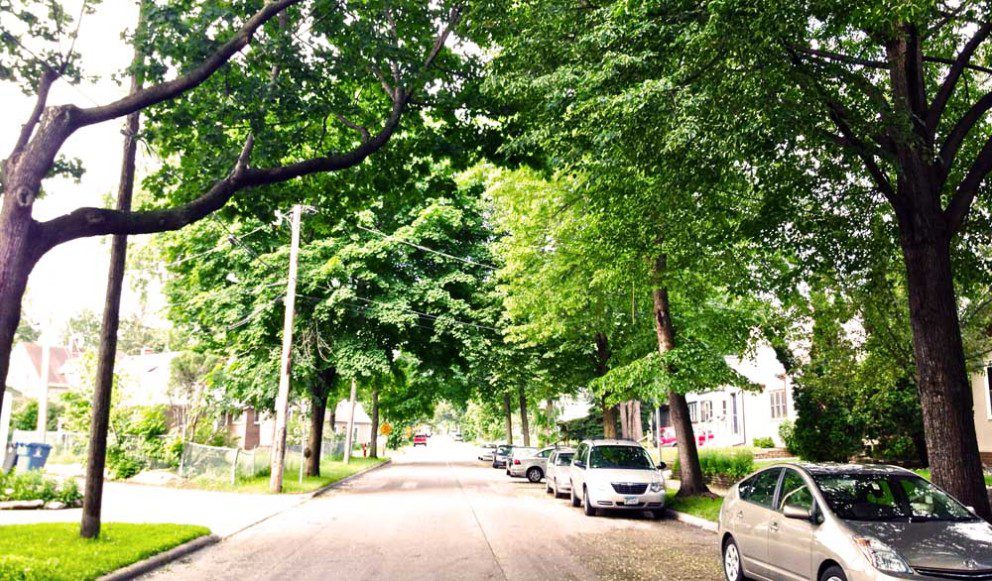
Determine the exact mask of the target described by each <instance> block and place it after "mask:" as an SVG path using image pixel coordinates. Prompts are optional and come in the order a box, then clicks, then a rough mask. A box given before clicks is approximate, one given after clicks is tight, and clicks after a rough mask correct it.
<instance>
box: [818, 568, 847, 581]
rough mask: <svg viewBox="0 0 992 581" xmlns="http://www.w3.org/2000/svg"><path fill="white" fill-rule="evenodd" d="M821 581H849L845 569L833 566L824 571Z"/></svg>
mask: <svg viewBox="0 0 992 581" xmlns="http://www.w3.org/2000/svg"><path fill="white" fill-rule="evenodd" d="M820 581H847V575H845V574H844V570H843V569H841V568H840V567H838V566H837V565H833V566H831V567H827V568H826V569H825V570H824V571H823V574H821V575H820Z"/></svg>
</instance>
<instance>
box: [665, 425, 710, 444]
mask: <svg viewBox="0 0 992 581" xmlns="http://www.w3.org/2000/svg"><path fill="white" fill-rule="evenodd" d="M713 438H714V436H713V432H710V431H706V430H704V431H702V432H697V433H696V445H697V446H705V445H707V444H709V445H712V444H713ZM659 441H660V444H661V446H662V447H663V448H664V447H668V446H672V447H674V446H678V438H676V437H675V428H674V427H672V426H667V427H663V428H662V429H661V438H659Z"/></svg>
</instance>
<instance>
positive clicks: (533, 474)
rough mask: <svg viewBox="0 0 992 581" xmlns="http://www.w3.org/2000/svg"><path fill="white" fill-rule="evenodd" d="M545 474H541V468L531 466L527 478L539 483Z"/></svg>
mask: <svg viewBox="0 0 992 581" xmlns="http://www.w3.org/2000/svg"><path fill="white" fill-rule="evenodd" d="M543 476H544V474H541V469H540V468H531V469H530V470H528V471H527V480H530V481H531V482H533V483H535V484H537V483H538V482H540V481H541V477H543Z"/></svg>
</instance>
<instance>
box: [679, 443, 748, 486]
mask: <svg viewBox="0 0 992 581" xmlns="http://www.w3.org/2000/svg"><path fill="white" fill-rule="evenodd" d="M699 466H700V468H702V471H703V478H705V479H706V480H713V479H725V480H734V481H736V480H740V479H741V478H744V477H745V476H747V475H748V474H750V473H752V472H754V452H752V451H751V450H750V448H729V449H709V450H700V451H699ZM679 471H680V466H679V460H678V459H676V460H675V462H674V464H673V465H672V473H673V474H678V473H679Z"/></svg>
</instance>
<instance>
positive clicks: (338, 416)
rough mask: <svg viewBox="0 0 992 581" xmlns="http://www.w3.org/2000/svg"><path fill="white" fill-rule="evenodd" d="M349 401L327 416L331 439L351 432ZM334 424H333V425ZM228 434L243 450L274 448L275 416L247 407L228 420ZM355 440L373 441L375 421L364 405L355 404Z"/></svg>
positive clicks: (325, 423) (325, 426) (358, 442)
mask: <svg viewBox="0 0 992 581" xmlns="http://www.w3.org/2000/svg"><path fill="white" fill-rule="evenodd" d="M349 410H350V406H349V404H348V400H346V399H342V400H341V401H339V402H338V403H337V405H336V406H335V408H334V413H333V415H332V414H331V413H330V410H328V411H327V412H326V415H325V417H324V434H325V436H324V437H325V439H327V438H328V437H329V436H331V435H332V434H341V435H343V434H345V433H347V431H348V412H349ZM290 413H291V414H292V413H293V411H292V410H290ZM331 422H333V425H332V424H331ZM225 423H226V425H227V432H228V434H230V436H231V437H232V438H233V439H235V440H236V441H237V443H238V446H239V447H240V448H241V449H243V450H254V449H255V448H264V447H268V446H271V445H272V441H273V439H274V438H275V432H276V422H275V417H273V416H272V414H271V413H268V412H265V411H260V410H255V409H252V408H245V409H244V410H242V411H241V412H240V413H238V414H229V415H228V417H227V418H226V419H225ZM352 439H353V441H354V442H355V443H356V444H368V443H370V442H371V441H372V418H370V417H369V415H368V414H367V413H365V408H363V407H362V404H361V403H359V402H355V422H354V431H353V433H352Z"/></svg>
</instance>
